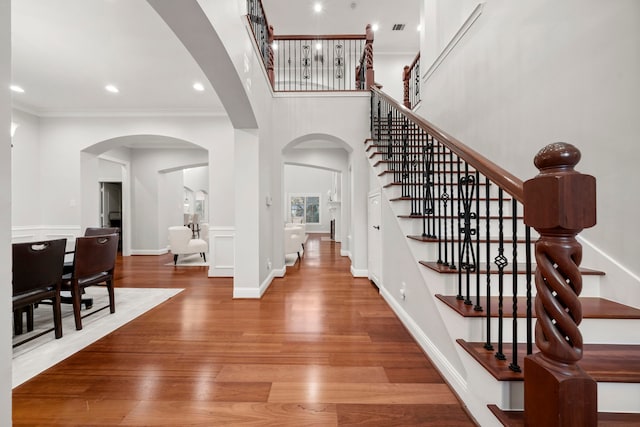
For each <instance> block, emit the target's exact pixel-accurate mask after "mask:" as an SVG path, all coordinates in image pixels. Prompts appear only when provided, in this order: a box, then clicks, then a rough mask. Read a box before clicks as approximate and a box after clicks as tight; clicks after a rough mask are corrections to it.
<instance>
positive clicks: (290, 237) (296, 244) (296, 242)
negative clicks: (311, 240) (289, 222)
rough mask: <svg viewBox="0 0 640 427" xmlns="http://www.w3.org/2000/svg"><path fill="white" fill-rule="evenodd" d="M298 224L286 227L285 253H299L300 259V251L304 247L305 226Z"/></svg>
mask: <svg viewBox="0 0 640 427" xmlns="http://www.w3.org/2000/svg"><path fill="white" fill-rule="evenodd" d="M299 225H300V224H296V226H291V227H285V228H284V254H285V255H287V254H292V253H296V254H298V259H300V251H302V250H303V249H304V237H305V234H304V228H302V227H298V226H299Z"/></svg>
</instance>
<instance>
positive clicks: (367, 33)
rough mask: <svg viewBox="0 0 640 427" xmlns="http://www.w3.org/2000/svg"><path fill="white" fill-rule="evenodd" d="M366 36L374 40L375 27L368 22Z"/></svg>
mask: <svg viewBox="0 0 640 427" xmlns="http://www.w3.org/2000/svg"><path fill="white" fill-rule="evenodd" d="M361 28H362V27H361ZM365 36H366V40H367V41H368V42H373V27H372V26H371V24H367V26H366V28H365Z"/></svg>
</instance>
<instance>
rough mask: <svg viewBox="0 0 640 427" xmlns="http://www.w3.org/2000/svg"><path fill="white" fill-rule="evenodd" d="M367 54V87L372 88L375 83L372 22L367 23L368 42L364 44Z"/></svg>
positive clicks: (365, 78) (365, 80) (365, 53)
mask: <svg viewBox="0 0 640 427" xmlns="http://www.w3.org/2000/svg"><path fill="white" fill-rule="evenodd" d="M364 55H365V61H364V64H365V65H364V66H365V77H364V82H365V89H367V90H371V86H373V85H374V84H375V78H374V74H373V29H372V28H371V24H367V28H366V42H365V45H364Z"/></svg>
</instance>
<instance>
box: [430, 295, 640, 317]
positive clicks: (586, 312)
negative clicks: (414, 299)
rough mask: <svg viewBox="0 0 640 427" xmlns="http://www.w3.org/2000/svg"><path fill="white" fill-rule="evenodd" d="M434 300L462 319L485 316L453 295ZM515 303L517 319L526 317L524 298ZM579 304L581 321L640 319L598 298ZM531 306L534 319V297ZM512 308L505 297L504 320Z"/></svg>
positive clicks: (494, 302)
mask: <svg viewBox="0 0 640 427" xmlns="http://www.w3.org/2000/svg"><path fill="white" fill-rule="evenodd" d="M436 298H438V299H439V300H440V301H442V302H443V303H445V304H446V305H447V306H448V307H450V308H451V309H453V310H454V311H456V312H457V313H458V314H460V315H461V316H463V317H484V315H485V312H484V311H476V310H474V309H473V307H474V305H473V304H471V305H468V304H465V303H464V301H463V300H459V299H457V298H456V296H455V295H440V294H436ZM472 300H473V303H474V304H475V301H476V299H475V298H472ZM517 301H518V317H519V318H520V317H522V318H523V317H525V315H526V306H525V304H526V298H525V297H524V296H519V297H518V298H517ZM580 303H581V304H582V318H583V319H640V310H638V309H637V308H633V307H630V306H628V305H624V304H620V303H618V302H615V301H611V300H608V299H604V298H599V297H580ZM480 305H481V306H482V307H487V297H486V296H481V297H480ZM531 305H532V307H531V312H532V315H533V317H536V310H535V297H532V301H531ZM512 307H513V297H512V296H511V295H509V296H505V297H504V299H503V315H504V317H505V318H511V312H512ZM491 317H498V297H497V296H496V297H491Z"/></svg>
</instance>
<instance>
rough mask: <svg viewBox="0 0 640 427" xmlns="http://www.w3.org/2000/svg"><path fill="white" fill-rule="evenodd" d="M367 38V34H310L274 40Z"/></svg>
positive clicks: (277, 37)
mask: <svg viewBox="0 0 640 427" xmlns="http://www.w3.org/2000/svg"><path fill="white" fill-rule="evenodd" d="M366 38H367V36H366V35H365V34H328V35H316V36H313V35H309V34H300V35H295V34H294V35H290V34H287V35H281V36H275V35H274V36H273V39H274V40H366Z"/></svg>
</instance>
